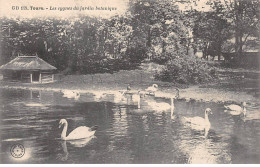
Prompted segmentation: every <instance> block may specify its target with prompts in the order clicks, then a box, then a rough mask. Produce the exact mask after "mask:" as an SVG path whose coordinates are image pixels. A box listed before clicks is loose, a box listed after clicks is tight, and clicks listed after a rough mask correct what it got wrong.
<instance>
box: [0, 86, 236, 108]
mask: <svg viewBox="0 0 260 167" xmlns="http://www.w3.org/2000/svg"><path fill="white" fill-rule="evenodd" d="M0 88H3V89H24V90H44V91H54V92H62V91H66V90H70V91H75V92H79V93H91V94H94V93H95V92H102V93H109V94H114V93H115V92H120V91H123V90H120V89H117V90H100V89H96V90H93V89H92V90H90V89H85V90H83V89H65V88H51V87H27V86H0ZM163 93H165V94H166V96H160V97H156V98H165V99H167V98H170V96H171V97H174V96H175V94H170V93H166V92H163ZM182 93H184V92H182V90H180V94H181V97H180V98H178V100H183V101H186V102H204V103H218V104H224V103H236V104H240V102H238V101H236V100H218V99H214V98H211V99H209V98H207V99H203V98H199V97H188V96H185V95H184V96H183V95H182ZM193 93H196V91H194V92H193ZM185 94H187V91H186V93H185Z"/></svg>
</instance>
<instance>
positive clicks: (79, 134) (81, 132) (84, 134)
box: [59, 119, 98, 140]
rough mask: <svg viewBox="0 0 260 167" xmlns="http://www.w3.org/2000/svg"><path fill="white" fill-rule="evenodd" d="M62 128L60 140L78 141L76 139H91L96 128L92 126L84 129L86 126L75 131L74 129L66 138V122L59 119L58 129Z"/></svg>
mask: <svg viewBox="0 0 260 167" xmlns="http://www.w3.org/2000/svg"><path fill="white" fill-rule="evenodd" d="M62 125H64V126H63V130H62V132H61V139H62V140H78V139H84V138H89V137H92V136H93V135H94V134H95V132H96V130H97V128H98V126H97V125H95V126H92V127H90V128H89V127H86V126H80V127H78V128H76V129H74V130H73V131H72V132H71V133H70V134H69V135H68V136H66V133H67V129H68V122H67V120H66V119H61V120H60V122H59V128H61V127H62Z"/></svg>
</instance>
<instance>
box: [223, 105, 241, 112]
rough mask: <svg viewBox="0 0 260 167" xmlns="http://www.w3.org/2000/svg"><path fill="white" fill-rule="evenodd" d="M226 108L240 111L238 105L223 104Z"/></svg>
mask: <svg viewBox="0 0 260 167" xmlns="http://www.w3.org/2000/svg"><path fill="white" fill-rule="evenodd" d="M224 107H225V108H226V109H227V110H233V111H240V110H242V108H241V107H240V106H239V105H235V104H231V105H228V106H224Z"/></svg>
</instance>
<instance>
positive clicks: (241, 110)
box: [224, 102, 246, 116]
mask: <svg viewBox="0 0 260 167" xmlns="http://www.w3.org/2000/svg"><path fill="white" fill-rule="evenodd" d="M224 107H225V109H226V110H224V112H228V113H229V114H230V115H241V114H243V115H244V116H246V102H242V103H241V106H239V105H236V104H231V105H227V106H224Z"/></svg>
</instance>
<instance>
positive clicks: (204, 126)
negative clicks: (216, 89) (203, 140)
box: [183, 108, 212, 137]
mask: <svg viewBox="0 0 260 167" xmlns="http://www.w3.org/2000/svg"><path fill="white" fill-rule="evenodd" d="M209 113H210V114H212V111H211V109H210V108H207V109H206V110H205V118H202V117H183V121H184V122H185V123H189V124H187V125H188V126H190V127H191V128H192V129H194V130H198V131H203V130H204V131H205V134H204V135H205V137H206V136H207V135H208V131H209V129H210V127H211V124H210V121H209V116H208V114H209Z"/></svg>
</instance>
